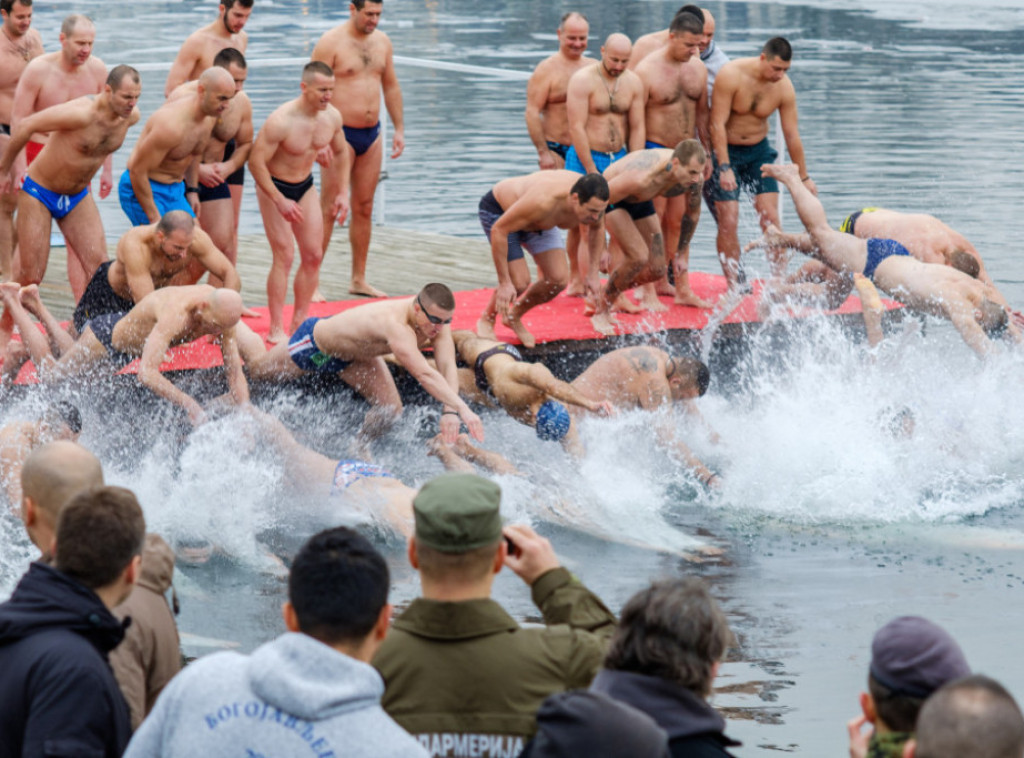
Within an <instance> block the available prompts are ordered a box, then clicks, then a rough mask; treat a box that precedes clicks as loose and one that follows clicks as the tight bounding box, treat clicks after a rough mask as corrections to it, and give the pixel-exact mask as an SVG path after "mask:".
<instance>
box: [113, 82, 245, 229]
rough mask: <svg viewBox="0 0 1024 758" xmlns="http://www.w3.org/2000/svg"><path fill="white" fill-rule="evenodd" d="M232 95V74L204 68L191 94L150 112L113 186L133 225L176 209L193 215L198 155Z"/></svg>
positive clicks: (196, 209)
mask: <svg viewBox="0 0 1024 758" xmlns="http://www.w3.org/2000/svg"><path fill="white" fill-rule="evenodd" d="M234 96H235V80H234V79H233V78H232V77H231V74H229V73H228V72H227V71H226V70H225V69H223V68H219V67H213V68H208V69H206V71H204V72H203V74H202V76H200V77H199V85H198V86H197V87H196V91H195V94H194V95H192V96H191V97H181V98H178V99H176V100H168V101H167V102H166V103H164V104H163V105H161V106H160V107H159V108H157V109H156V110H155V111H154V112H153V114H152V115H151V116H150V117H149V119H148V120H147V121H146V125H145V126H144V127H143V128H142V134H141V135H140V136H139V141H138V142H137V143H135V149H134V150H132V154H131V156H129V158H128V167H127V168H126V169H125V171H124V173H123V174H121V181H120V182H119V183H118V187H117V192H118V197H119V198H120V200H121V208H122V210H124V212H125V214H126V215H127V216H128V218H129V220H130V221H131V222H132V225H133V226H142V225H143V224H155V223H156V222H157V221H159V220H160V217H161V216H163V215H164V214H165V213H167V211H170V210H175V209H177V210H183V211H187V212H188V213H190V214H192V215H193V216H195V215H197V213H198V211H199V189H198V167H199V160H200V158H201V157H202V155H203V152H204V151H205V149H206V144H207V142H208V141H209V140H210V135H211V134H212V133H213V129H214V127H215V126H216V125H217V120H218V119H219V118H220V117H221V116H222V115H223V114H224V112H225V111H226V110H227V109H228V106H229V105H230V104H231V99H232V98H233V97H234ZM182 182H184V184H183V183H182Z"/></svg>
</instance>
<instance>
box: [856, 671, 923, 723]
mask: <svg viewBox="0 0 1024 758" xmlns="http://www.w3.org/2000/svg"><path fill="white" fill-rule="evenodd" d="M868 693H869V694H870V695H871V699H872V700H874V701H875V713H876V714H877V715H878V718H879V719H880V720H881V721H882V722H883V723H884V724H885V725H886V726H887V727H889V729H890V730H892V731H894V732H912V731H914V722H915V721H917V714H918V713H920V711H921V706H922V705H924V701H925V698H923V697H913V696H912V695H905V694H903V693H902V692H897V691H895V690H892V689H890V688H889V687H886V686H885V685H884V684H882V683H881V682H879V681H878V680H877V679H875V676H874V674H871V673H870V672H869V673H868Z"/></svg>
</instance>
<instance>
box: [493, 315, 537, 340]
mask: <svg viewBox="0 0 1024 758" xmlns="http://www.w3.org/2000/svg"><path fill="white" fill-rule="evenodd" d="M502 321H503V322H504V323H505V326H507V327H508V328H509V329H511V330H512V331H513V332H515V333H516V336H517V337H518V338H519V341H520V342H522V343H523V347H527V348H530V347H537V340H536V339H534V336H533V335H532V334H530V330H529V329H527V328H526V327H525V326H524V325H523V322H522V319H520V318H519V316H515V315H513V314H512V313H511V312H510V313H509V314H508V318H503V319H502Z"/></svg>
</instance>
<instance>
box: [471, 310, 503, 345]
mask: <svg viewBox="0 0 1024 758" xmlns="http://www.w3.org/2000/svg"><path fill="white" fill-rule="evenodd" d="M494 319H495V317H494V316H488V315H487V314H486V313H485V314H484V315H482V316H481V317H480V318H478V319H477V321H476V336H477V337H482V338H483V339H485V340H496V339H498V335H496V334H495V333H494Z"/></svg>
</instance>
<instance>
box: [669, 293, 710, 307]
mask: <svg viewBox="0 0 1024 758" xmlns="http://www.w3.org/2000/svg"><path fill="white" fill-rule="evenodd" d="M672 302H674V303H675V304H676V305H687V306H690V307H691V308H710V307H712V304H711V303H709V302H708V301H707V300H703V299H701V298H699V297H697V293H696V292H694V291H693V290H691V289H685V290H680V291H678V292H676V293H675V299H674V300H673V301H672Z"/></svg>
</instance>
